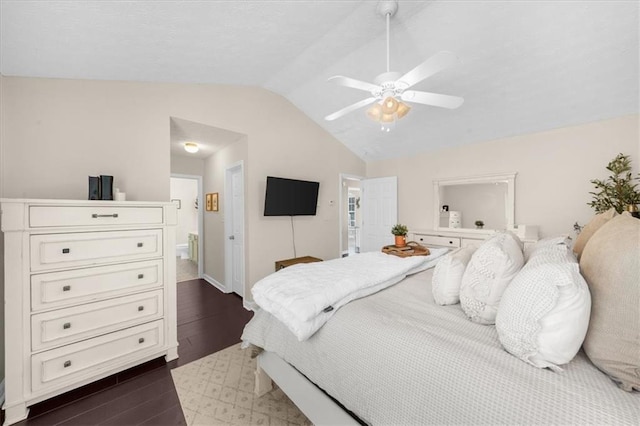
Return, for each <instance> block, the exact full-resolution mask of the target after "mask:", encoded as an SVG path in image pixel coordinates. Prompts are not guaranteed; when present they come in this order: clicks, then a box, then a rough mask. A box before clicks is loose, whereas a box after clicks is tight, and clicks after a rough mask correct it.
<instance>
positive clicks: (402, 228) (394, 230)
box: [391, 223, 409, 236]
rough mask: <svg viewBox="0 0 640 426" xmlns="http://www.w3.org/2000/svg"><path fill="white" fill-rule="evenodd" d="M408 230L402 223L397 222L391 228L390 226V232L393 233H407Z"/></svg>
mask: <svg viewBox="0 0 640 426" xmlns="http://www.w3.org/2000/svg"><path fill="white" fill-rule="evenodd" d="M408 232H409V229H408V228H407V226H406V225H403V224H401V223H398V224H397V225H394V226H393V228H391V233H392V234H393V235H402V236H404V235H407V233H408Z"/></svg>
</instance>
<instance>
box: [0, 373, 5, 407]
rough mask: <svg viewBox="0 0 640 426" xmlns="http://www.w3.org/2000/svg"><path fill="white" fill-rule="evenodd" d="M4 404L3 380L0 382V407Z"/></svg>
mask: <svg viewBox="0 0 640 426" xmlns="http://www.w3.org/2000/svg"><path fill="white" fill-rule="evenodd" d="M2 404H4V379H2V382H0V407H2Z"/></svg>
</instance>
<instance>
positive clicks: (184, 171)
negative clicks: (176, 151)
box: [171, 155, 204, 176]
mask: <svg viewBox="0 0 640 426" xmlns="http://www.w3.org/2000/svg"><path fill="white" fill-rule="evenodd" d="M171 173H175V174H181V175H195V176H204V159H202V158H189V157H183V156H180V155H172V156H171Z"/></svg>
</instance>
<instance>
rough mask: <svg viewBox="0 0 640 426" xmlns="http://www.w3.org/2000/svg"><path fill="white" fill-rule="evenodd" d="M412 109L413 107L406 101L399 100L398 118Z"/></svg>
mask: <svg viewBox="0 0 640 426" xmlns="http://www.w3.org/2000/svg"><path fill="white" fill-rule="evenodd" d="M410 110H411V107H410V106H409V105H407V104H405V103H404V102H398V109H397V110H396V115H397V116H398V118H402V117H404V116H405V115H407V113H408V112H409V111H410Z"/></svg>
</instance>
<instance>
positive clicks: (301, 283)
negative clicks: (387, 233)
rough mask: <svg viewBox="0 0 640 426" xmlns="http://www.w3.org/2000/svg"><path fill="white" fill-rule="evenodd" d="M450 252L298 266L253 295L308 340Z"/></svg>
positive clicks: (257, 288)
mask: <svg viewBox="0 0 640 426" xmlns="http://www.w3.org/2000/svg"><path fill="white" fill-rule="evenodd" d="M446 252H447V249H432V250H431V254H430V255H429V256H413V257H406V258H401V257H397V256H392V255H388V254H384V253H381V252H370V253H362V254H358V255H355V256H349V257H345V258H340V259H334V260H329V261H326V262H318V263H303V264H297V265H293V266H290V267H288V268H286V269H282V270H280V271H278V272H276V273H274V274H271V275H269V276H267V277H265V278H263V279H262V280H260V281H258V282H257V283H256V284H255V285H254V286H253V288H252V289H251V293H252V294H253V300H254V301H255V302H256V303H257V304H258V306H260V307H261V308H262V309H264V310H265V311H267V312H269V313H270V314H272V315H273V316H275V317H276V318H278V319H279V320H280V321H282V322H283V323H284V324H285V325H286V326H287V327H288V328H289V330H291V332H292V333H293V334H295V336H296V337H297V338H298V340H299V341H303V340H306V339H308V338H309V337H311V336H312V335H313V334H314V333H315V332H316V331H317V330H318V329H319V328H320V327H322V326H323V325H324V323H326V322H327V321H328V320H329V318H331V316H333V314H334V313H335V312H336V310H338V309H339V308H340V307H341V306H343V305H345V304H347V303H349V302H350V301H352V300H354V299H358V298H360V297H364V296H368V295H370V294H373V293H375V292H377V291H380V290H382V289H384V288H387V287H389V286H390V285H393V284H395V283H397V282H399V281H401V280H402V279H403V278H405V277H406V276H407V275H410V274H413V273H416V272H420V271H423V270H425V269H427V268H429V267H433V266H435V264H436V262H437V260H438V258H439V257H440V256H442V255H443V254H444V253H446Z"/></svg>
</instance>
